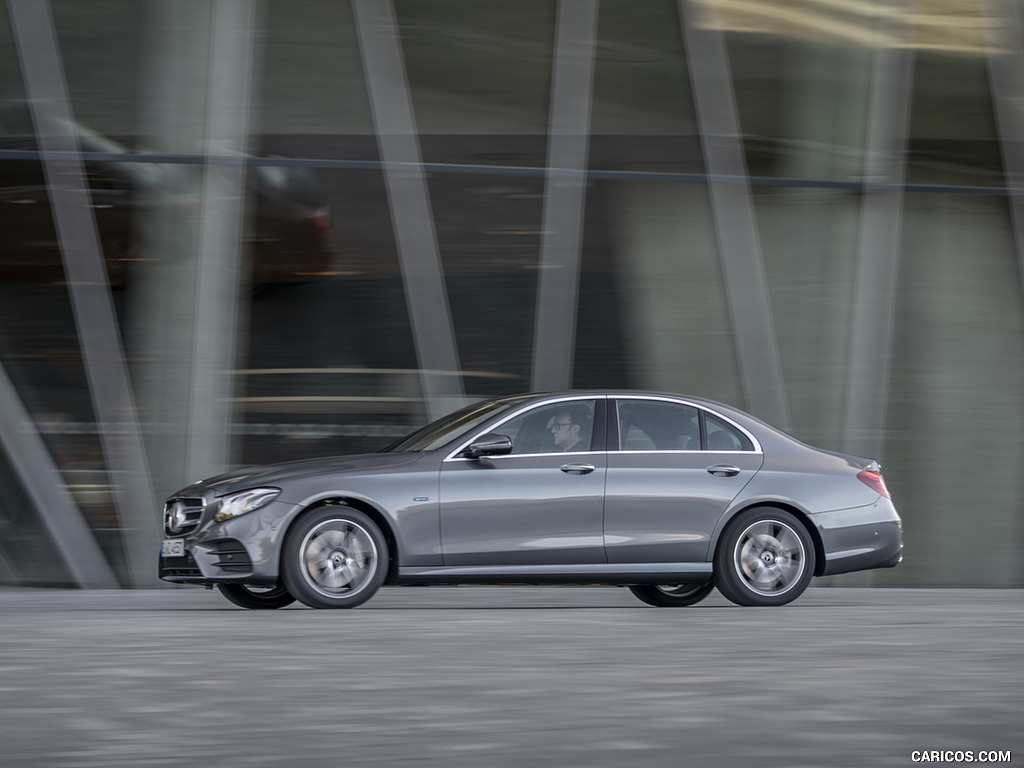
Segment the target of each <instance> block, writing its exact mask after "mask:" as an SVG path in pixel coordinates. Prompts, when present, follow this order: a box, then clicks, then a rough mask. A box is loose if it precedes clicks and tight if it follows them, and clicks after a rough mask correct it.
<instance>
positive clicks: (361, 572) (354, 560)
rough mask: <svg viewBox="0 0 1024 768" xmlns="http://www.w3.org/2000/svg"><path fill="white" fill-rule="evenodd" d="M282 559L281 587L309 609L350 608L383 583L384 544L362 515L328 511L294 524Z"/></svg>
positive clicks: (336, 508) (338, 509) (342, 509)
mask: <svg viewBox="0 0 1024 768" xmlns="http://www.w3.org/2000/svg"><path fill="white" fill-rule="evenodd" d="M282 558H283V559H282V562H281V576H282V579H283V580H284V584H285V587H287V589H288V591H289V592H291V593H292V594H293V595H295V597H297V598H298V599H299V600H301V601H302V602H303V603H305V604H306V605H308V606H310V607H313V608H354V607H356V606H357V605H361V604H363V603H365V602H366V601H367V600H369V599H370V598H371V597H372V596H373V594H374V593H375V592H376V591H377V589H378V588H379V587H380V585H381V584H383V583H384V578H385V576H387V567H388V545H387V542H386V541H385V540H384V536H383V535H382V534H381V532H380V529H379V528H378V527H377V525H376V524H375V523H374V522H373V521H372V520H371V519H370V518H369V517H367V516H366V515H364V514H363V513H362V512H359V511H358V510H355V509H352V508H350V507H345V506H326V507H320V508H318V509H315V510H313V511H311V512H309V513H307V514H305V515H303V516H302V517H300V518H299V519H298V520H297V521H296V522H295V523H294V524H293V525H292V527H291V530H289V532H288V536H287V538H286V539H285V543H284V550H283V555H282Z"/></svg>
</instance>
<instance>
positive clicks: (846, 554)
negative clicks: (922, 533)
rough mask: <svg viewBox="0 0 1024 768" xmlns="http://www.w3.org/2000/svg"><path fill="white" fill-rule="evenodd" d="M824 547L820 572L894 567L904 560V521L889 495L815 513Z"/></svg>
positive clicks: (819, 573)
mask: <svg viewBox="0 0 1024 768" xmlns="http://www.w3.org/2000/svg"><path fill="white" fill-rule="evenodd" d="M812 519H813V520H814V524H815V525H816V526H817V528H818V533H819V534H820V536H821V542H822V545H823V547H824V555H825V563H824V567H819V569H818V575H819V576H831V575H834V574H837V573H849V572H850V571H864V570H869V569H872V568H891V567H893V566H895V565H898V564H899V563H900V562H901V561H902V560H903V524H902V522H901V521H900V516H899V515H898V514H897V512H896V508H895V507H894V506H893V504H892V502H891V501H889V499H886V498H884V497H879V499H878V501H877V502H875V503H874V504H872V505H870V506H867V507H856V508H854V509H840V510H835V511H833V512H822V513H820V514H817V515H814V516H813V518H812Z"/></svg>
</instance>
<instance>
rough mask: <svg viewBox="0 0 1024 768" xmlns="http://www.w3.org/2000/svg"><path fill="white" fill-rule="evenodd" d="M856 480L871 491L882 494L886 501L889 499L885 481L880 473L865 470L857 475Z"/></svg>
mask: <svg viewBox="0 0 1024 768" xmlns="http://www.w3.org/2000/svg"><path fill="white" fill-rule="evenodd" d="M857 479H858V480H860V481H861V482H862V483H864V485H866V486H867V487H868V488H870V489H871V490H873V491H875V492H877V493H880V494H882V495H883V496H885V498H887V499H888V498H890V496H889V489H888V488H886V487H885V479H884V478H883V477H882V473H881V472H872V471H871V470H865V471H863V472H861V473H859V474H858V475H857Z"/></svg>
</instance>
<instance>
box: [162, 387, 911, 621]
mask: <svg viewBox="0 0 1024 768" xmlns="http://www.w3.org/2000/svg"><path fill="white" fill-rule="evenodd" d="M164 531H165V535H166V537H167V538H165V539H164V540H163V542H162V545H161V553H160V577H161V578H162V579H164V580H166V581H171V582H177V583H185V584H204V585H207V586H216V587H217V588H218V589H219V590H220V591H221V592H222V593H223V594H224V596H225V597H227V598H228V599H229V600H231V601H232V602H234V603H236V604H238V605H241V606H243V607H246V608H279V607H282V606H284V605H288V604H289V603H291V602H293V601H294V600H295V599H298V600H300V601H302V602H303V603H305V604H306V605H309V606H312V607H315V608H351V607H354V606H357V605H360V604H361V603H363V602H365V601H366V600H368V599H369V598H370V597H371V596H372V595H373V594H374V593H375V592H376V591H377V589H378V588H379V587H381V586H382V585H386V584H390V585H403V584H606V585H617V586H626V587H629V588H630V589H631V590H632V591H633V593H634V594H635V595H636V596H637V597H638V598H639V599H640V600H643V601H644V602H645V603H648V604H651V605H656V606H685V605H693V604H694V603H697V602H698V601H700V600H702V599H703V598H704V597H706V596H707V595H708V594H709V593H710V592H711V591H712V590H713V589H715V588H716V587H717V588H718V590H719V591H721V592H722V594H723V595H725V597H727V598H728V599H729V600H731V601H733V602H734V603H738V604H740V605H762V606H764V605H783V604H785V603H788V602H790V601H792V600H794V599H795V598H796V597H798V596H799V595H800V594H801V593H802V592H803V591H804V589H806V587H807V585H808V584H809V583H810V581H811V579H812V578H813V577H815V576H824V575H829V574H837V573H845V572H849V571H858V570H865V569H869V568H884V567H889V566H894V565H896V564H897V563H899V562H900V560H901V558H902V549H903V542H902V526H901V522H900V518H899V516H898V514H897V513H896V509H895V508H894V506H893V504H892V502H891V501H890V498H889V492H888V490H887V489H886V485H885V481H884V480H883V478H882V474H881V471H880V468H879V466H878V464H877V463H876V462H875V461H873V460H871V459H865V458H859V457H856V456H846V455H842V454H838V453H833V452H829V451H824V450H819V449H817V448H812V447H810V446H808V445H805V444H804V443H801V442H799V441H798V440H796V439H794V438H793V437H790V436H789V435H786V434H784V433H783V432H780V431H778V430H777V429H774V428H773V427H770V426H768V425H767V424H765V423H764V422H762V421H759V420H758V419H755V418H754V417H752V416H750V415H748V414H746V413H744V412H742V411H739V410H737V409H735V408H732V407H730V406H727V405H723V404H721V403H716V402H712V401H709V400H703V399H700V398H694V397H684V396H681V395H671V394H659V393H647V392H608V391H598V392H566V393H561V394H542V395H523V396H518V397H507V398H502V399H498V400H492V401H488V402H483V403H478V404H475V405H471V406H469V407H467V408H463V409H462V410H460V411H457V412H455V413H453V414H451V415H449V416H446V417H445V418H443V419H441V420H439V421H436V422H434V423H433V424H430V425H428V426H426V427H424V428H423V429H421V430H419V431H417V432H415V433H413V434H411V435H409V436H408V437H406V438H404V439H403V440H400V441H399V442H397V443H395V444H393V445H391V446H389V447H387V448H385V449H384V450H383V451H381V452H380V453H374V454H365V455H359V456H340V457H332V458H323V459H312V460H306V461H295V462H289V463H285V464H277V465H272V466H265V467H254V468H249V469H242V470H238V471H235V472H230V473H227V474H223V475H218V476H216V477H212V478H210V479H208V480H203V481H200V482H198V483H195V484H193V485H190V486H188V487H187V488H183V489H182V490H180V491H179V492H178V493H175V494H174V495H173V496H172V497H171V498H170V499H169V500H168V501H167V504H166V506H165V508H164Z"/></svg>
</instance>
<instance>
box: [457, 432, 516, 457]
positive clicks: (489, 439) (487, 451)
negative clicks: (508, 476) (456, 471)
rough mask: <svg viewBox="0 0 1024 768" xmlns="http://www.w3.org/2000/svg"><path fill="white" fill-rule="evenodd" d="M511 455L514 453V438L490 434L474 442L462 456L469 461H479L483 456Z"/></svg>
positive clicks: (495, 433) (481, 436)
mask: <svg viewBox="0 0 1024 768" xmlns="http://www.w3.org/2000/svg"><path fill="white" fill-rule="evenodd" d="M509 453H512V438H510V437H509V436H508V435H499V434H498V433H497V432H488V433H487V434H486V435H480V437H478V438H477V439H476V440H474V441H473V442H472V443H471V444H470V446H469V448H467V449H466V450H465V451H463V452H462V455H463V456H465V457H466V458H468V459H479V458H480V457H481V456H504V455H506V454H509Z"/></svg>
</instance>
